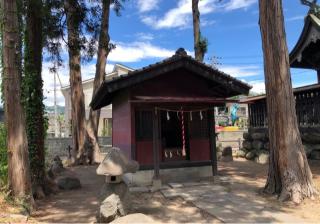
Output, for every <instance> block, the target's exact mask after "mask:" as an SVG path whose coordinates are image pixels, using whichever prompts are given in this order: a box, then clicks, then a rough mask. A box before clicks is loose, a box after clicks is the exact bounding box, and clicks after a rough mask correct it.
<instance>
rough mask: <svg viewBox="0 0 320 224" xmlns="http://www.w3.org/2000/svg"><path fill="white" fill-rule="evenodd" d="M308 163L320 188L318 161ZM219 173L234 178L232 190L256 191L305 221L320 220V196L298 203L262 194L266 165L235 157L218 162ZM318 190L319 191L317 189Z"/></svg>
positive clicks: (273, 205) (265, 177)
mask: <svg viewBox="0 0 320 224" xmlns="http://www.w3.org/2000/svg"><path fill="white" fill-rule="evenodd" d="M309 165H310V168H311V171H312V174H313V180H314V184H315V185H316V187H317V189H318V190H319V189H320V161H316V160H313V161H309ZM219 170H220V172H219V174H220V175H227V176H230V177H232V179H234V180H236V182H235V183H234V184H232V185H230V187H231V190H232V191H239V192H243V193H244V194H245V192H248V191H251V192H256V193H257V197H265V198H267V199H268V201H269V202H270V207H274V208H277V209H278V210H282V211H285V212H287V213H288V214H292V215H294V216H296V217H301V218H303V219H305V220H306V221H310V222H319V220H320V198H319V197H317V198H315V199H314V200H311V199H306V200H304V201H303V202H302V203H301V204H300V205H298V206H297V205H294V204H292V203H280V202H279V201H278V200H277V198H276V197H274V196H267V195H264V194H262V189H263V187H264V184H265V182H266V179H267V173H268V165H260V164H257V163H254V162H251V161H247V160H243V159H236V161H234V162H232V163H220V164H219ZM319 192H320V191H319Z"/></svg>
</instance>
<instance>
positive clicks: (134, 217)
mask: <svg viewBox="0 0 320 224" xmlns="http://www.w3.org/2000/svg"><path fill="white" fill-rule="evenodd" d="M133 222H134V223H154V222H155V221H154V220H153V219H152V218H151V217H150V216H146V215H144V214H142V213H134V214H130V215H126V216H123V217H120V218H118V219H116V220H114V221H112V222H111V223H125V224H126V223H128V224H129V223H133Z"/></svg>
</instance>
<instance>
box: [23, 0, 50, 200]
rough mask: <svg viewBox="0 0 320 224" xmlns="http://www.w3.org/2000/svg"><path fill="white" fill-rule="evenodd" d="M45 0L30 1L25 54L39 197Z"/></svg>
mask: <svg viewBox="0 0 320 224" xmlns="http://www.w3.org/2000/svg"><path fill="white" fill-rule="evenodd" d="M42 8H43V5H42V0H28V1H26V12H27V13H26V27H25V55H24V64H25V66H24V73H25V76H24V77H23V86H24V90H25V91H24V95H25V96H24V98H25V110H26V124H27V127H28V128H27V137H28V146H29V159H30V171H31V181H32V185H33V189H34V194H35V197H36V198H41V197H43V196H44V190H45V188H46V184H45V179H46V175H45V153H44V131H45V128H44V118H43V114H44V105H43V92H42V87H43V82H42V77H41V71H42V48H43V44H42V43H43V35H42V34H43V30H42V23H43V18H42V13H41V12H42Z"/></svg>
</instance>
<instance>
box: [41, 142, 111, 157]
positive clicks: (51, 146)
mask: <svg viewBox="0 0 320 224" xmlns="http://www.w3.org/2000/svg"><path fill="white" fill-rule="evenodd" d="M68 145H70V146H71V147H72V138H47V139H46V141H45V146H46V159H47V161H51V160H52V159H53V157H54V156H56V155H58V156H60V157H67V156H68V151H67V147H68ZM99 145H101V146H102V147H101V149H102V150H103V149H104V148H106V147H108V146H111V145H112V139H111V137H99Z"/></svg>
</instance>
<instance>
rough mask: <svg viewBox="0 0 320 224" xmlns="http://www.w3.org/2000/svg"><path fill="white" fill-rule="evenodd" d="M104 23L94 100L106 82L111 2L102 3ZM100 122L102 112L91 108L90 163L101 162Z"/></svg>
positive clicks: (89, 125)
mask: <svg viewBox="0 0 320 224" xmlns="http://www.w3.org/2000/svg"><path fill="white" fill-rule="evenodd" d="M102 4H103V5H102V10H103V11H102V21H101V30H100V35H99V46H98V57H97V63H96V74H95V77H94V82H93V93H92V99H93V97H94V96H95V94H96V93H97V91H98V89H99V87H100V85H101V84H102V82H103V81H104V80H105V70H106V63H107V57H108V54H109V41H110V37H109V14H110V0H104V1H103V3H102ZM99 120H100V110H96V111H93V110H92V108H90V112H89V120H88V123H87V133H88V134H87V135H86V142H89V143H90V144H86V145H87V147H90V148H91V149H89V150H88V151H89V152H91V155H90V159H89V160H90V162H100V156H101V155H100V148H99V144H98V127H99Z"/></svg>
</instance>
